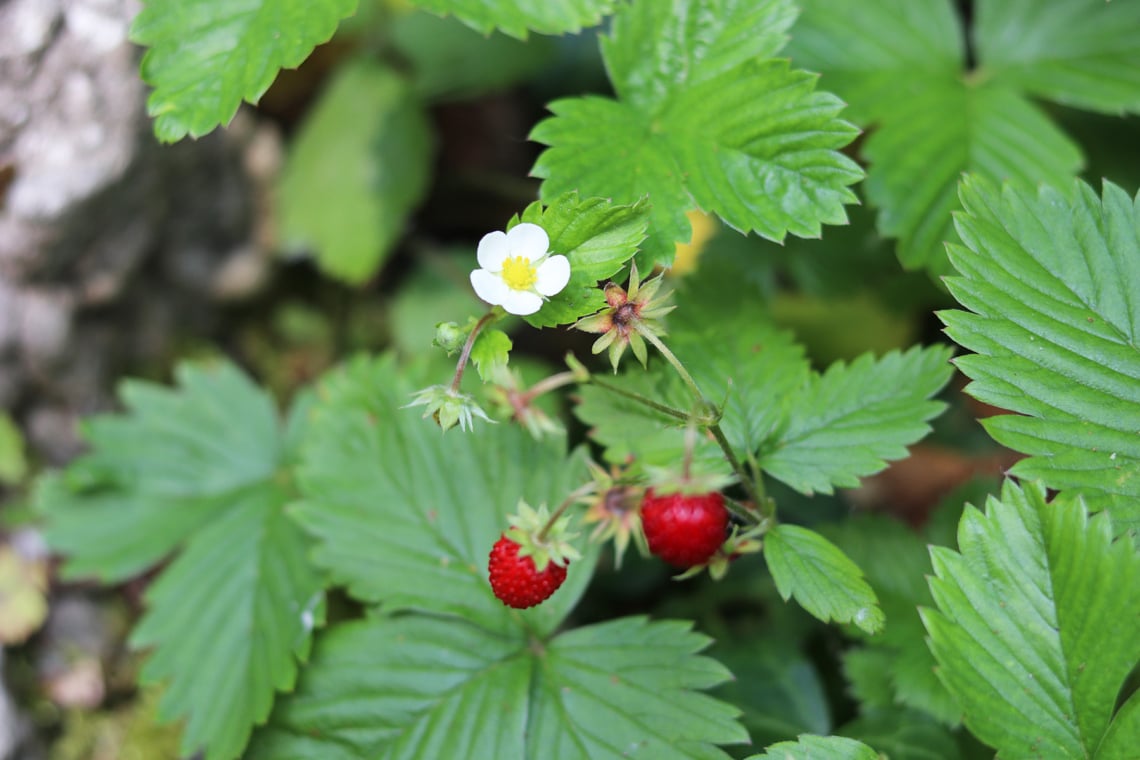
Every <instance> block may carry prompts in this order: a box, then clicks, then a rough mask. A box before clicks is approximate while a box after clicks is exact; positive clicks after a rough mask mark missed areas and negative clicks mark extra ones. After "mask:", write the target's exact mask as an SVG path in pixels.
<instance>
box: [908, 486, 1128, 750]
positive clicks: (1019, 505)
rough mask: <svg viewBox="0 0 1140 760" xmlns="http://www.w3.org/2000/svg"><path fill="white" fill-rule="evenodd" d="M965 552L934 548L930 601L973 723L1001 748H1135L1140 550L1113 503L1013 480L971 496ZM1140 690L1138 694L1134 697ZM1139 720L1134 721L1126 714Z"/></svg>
mask: <svg viewBox="0 0 1140 760" xmlns="http://www.w3.org/2000/svg"><path fill="white" fill-rule="evenodd" d="M958 543H959V547H960V552H961V553H958V552H954V551H952V550H950V549H946V548H935V549H934V550H933V551H932V558H933V563H934V571H935V574H936V577H935V578H933V579H931V581H930V589H931V592H932V594H933V595H934V600H935V603H936V604H937V606H938V609H937V610H924V611H923V612H924V614H923V621H924V622H925V624H926V628H927V630H928V631H929V632H930V642H931V648H932V649H933V651H934V656H935V658H936V659H937V660H938V663H939V670H938V674H939V677H940V678H941V679H942V680H943V682H944V683H945V684H946V686H947V687H948V688H949V689H950V691H951V692H952V693H953V694H954V695H955V696H956V697H957V698H958V701H959V702H960V703H961V705H962V707H963V711H964V720H965V723H966V725H967V726H968V727H969V729H970V731H972V732H973V733H974V735H975V736H977V737H978V738H979V739H981V740H982V741H984V742H986V743H987V744H989V745H991V746H993V747H995V748H996V749H997V750H998V754H999V756H1001V757H1025V756H1027V754H1030V755H1034V756H1040V757H1097V758H1110V757H1111V758H1124V757H1128V756H1130V755H1134V754H1135V749H1136V744H1135V740H1136V734H1135V732H1134V729H1135V727H1136V722H1135V712H1136V706H1135V704H1127V705H1126V706H1125V707H1124V708H1123V709H1122V710H1120V715H1119V717H1118V718H1117V720H1120V721H1121V724H1120V725H1115V721H1114V713H1115V712H1116V708H1115V703H1116V700H1117V698H1118V695H1119V694H1120V692H1121V687H1122V686H1123V685H1124V683H1125V679H1126V678H1127V677H1128V674H1129V673H1130V672H1131V671H1132V670H1133V668H1135V667H1136V665H1137V663H1138V662H1140V556H1138V555H1137V553H1136V551H1135V550H1134V548H1133V546H1132V543H1131V542H1130V541H1115V542H1114V541H1113V539H1112V526H1111V524H1110V519H1109V517H1108V515H1104V514H1101V515H1097V516H1095V517H1093V518H1092V519H1089V517H1088V515H1087V513H1086V511H1085V508H1084V505H1083V504H1082V503H1081V502H1080V501H1079V500H1073V499H1067V498H1062V499H1057V500H1055V501H1053V502H1052V503H1050V502H1047V501H1046V496H1045V488H1044V487H1043V486H1042V485H1040V484H1039V483H1033V484H1029V485H1027V486H1025V487H1024V488H1021V487H1018V486H1016V485H1014V484H1013V483H1012V482H1007V484H1006V485H1005V487H1004V488H1003V489H1002V493H1001V498H1000V499H998V498H991V499H990V500H989V501H988V503H987V505H986V513H985V514H984V515H983V514H982V513H981V512H979V511H978V510H977V509H975V508H973V507H968V508H967V509H966V512H965V514H964V515H963V516H962V520H961V523H960V525H959V528H958ZM1137 701H1138V699H1137V697H1136V695H1135V694H1133V695H1132V697H1131V699H1130V700H1129V703H1136V702H1137ZM1126 725H1127V726H1128V727H1127V728H1125V726H1126Z"/></svg>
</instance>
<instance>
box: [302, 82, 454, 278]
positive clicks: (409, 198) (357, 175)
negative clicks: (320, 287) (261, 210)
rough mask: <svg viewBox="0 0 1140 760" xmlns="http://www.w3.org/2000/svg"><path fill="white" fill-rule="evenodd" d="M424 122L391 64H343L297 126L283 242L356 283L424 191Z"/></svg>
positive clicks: (427, 148)
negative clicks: (298, 126) (310, 253)
mask: <svg viewBox="0 0 1140 760" xmlns="http://www.w3.org/2000/svg"><path fill="white" fill-rule="evenodd" d="M430 135H431V129H430V128H429V126H428V123H427V119H426V117H425V116H424V113H423V110H422V108H421V107H420V105H419V103H418V102H417V101H416V100H415V99H414V98H412V96H411V94H410V92H409V91H408V87H407V85H406V84H405V83H404V81H403V80H402V79H401V78H400V77H399V76H398V75H396V74H395V73H394V72H392V71H391V70H389V69H387V68H385V67H384V66H381V65H379V64H377V63H373V62H371V61H366V60H359V61H356V62H354V63H351V64H348V65H346V66H344V67H342V68H341V69H340V70H339V71H338V72H337V74H336V76H335V77H334V78H333V80H332V81H331V82H330V83H329V85H328V87H327V88H326V90H325V91H324V93H323V94H322V95H321V97H320V99H319V100H318V101H317V103H316V105H315V106H314V107H313V109H312V111H311V112H310V113H309V115H308V117H307V118H306V120H305V122H304V123H303V124H302V125H301V129H300V132H299V133H298V135H297V138H296V140H295V141H294V142H293V145H292V148H291V149H290V152H289V155H288V158H287V160H286V164H285V169H284V172H283V175H282V178H281V187H280V203H281V208H280V211H279V213H280V217H281V225H282V235H283V237H284V238H285V244H286V246H287V247H289V248H290V249H292V250H308V251H312V253H313V254H314V255H315V257H316V260H317V264H318V266H319V267H320V268H321V270H322V271H324V272H325V273H326V274H329V275H332V276H334V277H337V278H339V279H342V280H345V281H346V282H349V283H355V284H358V283H361V282H364V281H365V280H367V279H368V278H369V277H371V276H372V275H374V274H375V273H376V270H377V269H378V268H379V267H380V265H381V264H382V263H383V262H384V260H385V259H387V257H388V254H389V253H390V252H391V250H392V246H393V244H394V243H395V242H396V240H397V238H398V237H399V235H400V233H401V232H403V228H404V222H405V219H406V217H407V215H408V213H409V212H410V211H411V210H412V209H413V208H414V207H415V206H416V204H417V203H419V201H420V198H421V197H422V196H423V193H424V191H425V190H426V189H427V180H428V170H429V163H430V159H431V137H430Z"/></svg>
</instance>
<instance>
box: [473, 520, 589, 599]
mask: <svg viewBox="0 0 1140 760" xmlns="http://www.w3.org/2000/svg"><path fill="white" fill-rule="evenodd" d="M566 564H567V565H569V564H570V563H569V562H567V563H566ZM487 569H488V571H489V572H490V574H491V590H492V591H494V592H495V596H497V597H499V599H500V600H502V602H503V604H505V605H507V606H508V607H514V608H515V609H520V610H525V609H526V608H527V607H533V606H535V605H536V604H541V603H542V602H545V601H546V600H547V599H548V598H550V595H551V594H553V593H554V592H555V591H557V590H558V587H559V586H561V585H562V581H564V580H566V568H565V567H559V566H558V565H556V564H554V563H553V562H551V563H550V564H548V565H547V566H546V569H545V570H543V571H542V572H541V573H540V572H538V570H537V569H535V566H534V560H533V559H532V558H530V557H520V556H519V545H518V544H517V543H515V542H514V541H512V540H511V539H509V538H507V537H506V535H503V536H500V537H499V540H498V541H496V542H495V545H494V546H493V547H491V559H490V562H488V564H487Z"/></svg>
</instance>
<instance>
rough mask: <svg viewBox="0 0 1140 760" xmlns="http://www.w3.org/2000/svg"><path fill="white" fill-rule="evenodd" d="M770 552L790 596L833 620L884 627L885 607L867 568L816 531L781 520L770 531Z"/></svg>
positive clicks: (780, 585)
mask: <svg viewBox="0 0 1140 760" xmlns="http://www.w3.org/2000/svg"><path fill="white" fill-rule="evenodd" d="M764 557H765V559H767V561H768V569H769V570H770V571H771V573H772V579H773V580H774V581H775V582H776V590H777V591H779V592H780V596H781V597H783V599H784V601H787V600H788V599H790V598H792V597H795V599H796V601H797V602H799V604H800V606H801V607H803V608H804V609H805V610H807V611H808V612H810V613H811V614H812V615H814V616H815V617H817V618H819V619H820V620H822V621H823V622H825V623H827V622H830V621H832V620H835V621H836V622H839V623H854V624H855V625H856V626H857V627H858V628H860V629H862V630H864V631H866V632H867V633H877V632H878V631H879V630H880V629H881V628H882V627H883V621H884V618H883V611H882V610H881V609H880V608H879V600H878V598H877V597H876V596H875V592H874V590H873V589H872V588H871V586H870V585H869V584H868V583H867V581H865V580H864V579H863V571H862V570H860V569H859V566H858V565H856V564H855V563H854V562H852V561H851V560H850V559H849V558H848V557H847V555H846V554H844V553H843V552H842V551H841V550H840V549H839V547H837V546H836V545H835V544H833V543H831V542H830V541H828V540H827V539H826V538H824V537H823V536H821V535H819V534H818V533H816V532H815V531H811V530H808V529H807V528H801V527H800V526H798V525H787V524H780V525H777V526H776V527H775V528H773V529H772V530H770V531H769V532H768V533H767V534H766V535H765V536H764Z"/></svg>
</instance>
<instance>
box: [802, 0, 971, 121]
mask: <svg viewBox="0 0 1140 760" xmlns="http://www.w3.org/2000/svg"><path fill="white" fill-rule="evenodd" d="M800 5H801V6H802V7H803V13H802V15H801V16H800V18H799V20H798V21H797V22H796V26H795V33H794V34H793V35H792V39H791V42H789V44H788V50H787V52H788V54H789V55H791V57H792V60H794V61H795V62H796V64H797V65H801V66H803V67H804V68H807V69H810V70H812V71H820V72H823V77H822V83H823V86H824V87H826V88H827V89H829V90H832V91H834V92H835V93H836V94H838V95H839V96H840V97H842V98H843V99H844V100H846V101H847V102H848V103H850V111H849V112H848V118H851V119H853V120H855V121H858V122H860V123H863V124H868V123H871V122H874V121H877V120H879V119H880V118H882V116H883V113H884V111H886V110H890V108H891V107H892V106H893V105H894V104H896V103H898V102H899V101H902V100H908V99H909V98H911V97H913V96H915V95H918V94H920V93H921V92H922V90H923V89H925V87H926V85H927V84H928V83H929V82H931V81H948V80H951V79H953V78H955V77H956V76H957V75H958V74H960V73H961V69H962V64H963V62H964V60H965V51H964V45H963V41H964V38H963V35H962V24H961V21H960V20H959V18H958V14H957V12H956V11H955V9H954V5H953V3H952V2H950V0H872V1H871V2H864V3H860V4H859V6H858V8H856V7H855V6H854V5H852V4H851V3H849V2H847V0H801V3H800Z"/></svg>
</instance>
